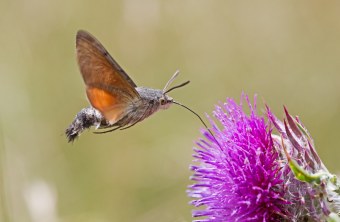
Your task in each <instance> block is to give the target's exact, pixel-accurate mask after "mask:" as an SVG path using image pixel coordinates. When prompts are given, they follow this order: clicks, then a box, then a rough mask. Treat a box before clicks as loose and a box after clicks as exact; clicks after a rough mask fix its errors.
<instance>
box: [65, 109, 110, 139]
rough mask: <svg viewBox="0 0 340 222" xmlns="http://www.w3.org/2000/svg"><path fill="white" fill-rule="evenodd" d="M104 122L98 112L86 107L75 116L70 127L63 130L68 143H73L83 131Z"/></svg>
mask: <svg viewBox="0 0 340 222" xmlns="http://www.w3.org/2000/svg"><path fill="white" fill-rule="evenodd" d="M103 121H105V119H104V117H103V116H102V115H101V114H100V112H99V111H97V110H96V109H94V108H92V107H87V108H84V109H82V110H80V112H79V113H78V114H77V115H76V118H75V119H74V120H73V122H72V123H71V125H70V126H69V127H68V128H67V129H66V130H65V134H66V137H67V140H68V142H69V143H70V142H73V141H74V140H75V139H76V138H77V137H78V136H79V135H80V134H81V133H82V132H83V131H84V130H86V129H89V128H91V127H92V126H96V127H97V126H99V125H101V123H102V122H103Z"/></svg>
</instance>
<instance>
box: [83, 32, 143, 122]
mask: <svg viewBox="0 0 340 222" xmlns="http://www.w3.org/2000/svg"><path fill="white" fill-rule="evenodd" d="M76 49H77V59H78V64H79V68H80V72H81V74H82V76H83V79H84V82H85V84H86V94H87V97H88V99H89V101H90V103H91V105H92V106H93V107H94V108H96V109H97V110H99V111H100V112H101V113H102V114H103V115H104V117H105V119H106V120H108V121H109V122H110V123H114V122H116V121H118V120H119V119H120V118H122V116H123V115H124V112H125V111H126V109H127V107H128V106H129V105H130V104H131V103H133V102H134V101H136V100H138V99H139V98H140V96H139V94H138V92H137V91H136V89H135V87H136V84H135V83H134V82H133V81H132V80H131V79H130V77H129V76H128V75H127V74H126V73H125V72H124V70H123V69H122V68H121V67H120V66H119V65H118V64H117V62H116V61H115V60H114V59H113V58H112V57H111V56H110V54H109V53H108V52H107V50H106V49H105V48H104V47H103V45H102V44H101V43H100V42H99V41H98V40H97V39H95V38H94V37H93V36H92V35H91V34H89V33H88V32H86V31H82V30H81V31H78V33H77V39H76Z"/></svg>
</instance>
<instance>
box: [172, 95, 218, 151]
mask: <svg viewBox="0 0 340 222" xmlns="http://www.w3.org/2000/svg"><path fill="white" fill-rule="evenodd" d="M172 102H173V103H174V104H177V105H179V106H182V107H183V108H185V109H187V110H189V111H190V112H192V113H193V114H194V115H195V116H197V117H198V119H199V120H200V121H201V123H202V124H203V125H204V127H205V128H206V129H207V130H208V132H209V133H210V134H211V136H212V137H214V139H215V141H216V143H217V144H218V146H219V147H220V148H221V149H222V147H221V145H220V143H219V142H218V140H217V139H216V137H215V136H214V134H213V133H212V132H211V130H210V129H209V128H208V126H207V124H205V122H204V121H203V119H202V118H201V117H200V115H198V114H197V113H196V112H195V111H194V110H192V109H190V108H189V107H187V106H185V105H183V104H181V103H179V102H176V101H172Z"/></svg>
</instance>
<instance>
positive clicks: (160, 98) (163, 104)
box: [136, 87, 173, 111]
mask: <svg viewBox="0 0 340 222" xmlns="http://www.w3.org/2000/svg"><path fill="white" fill-rule="evenodd" d="M136 90H137V92H138V93H139V95H140V97H141V99H142V101H143V102H144V103H147V104H150V105H151V106H153V107H154V109H156V110H155V111H157V110H158V109H168V108H169V107H170V105H171V104H172V102H173V99H172V98H171V97H170V96H168V95H166V94H163V91H162V90H160V89H151V88H147V87H137V88H136Z"/></svg>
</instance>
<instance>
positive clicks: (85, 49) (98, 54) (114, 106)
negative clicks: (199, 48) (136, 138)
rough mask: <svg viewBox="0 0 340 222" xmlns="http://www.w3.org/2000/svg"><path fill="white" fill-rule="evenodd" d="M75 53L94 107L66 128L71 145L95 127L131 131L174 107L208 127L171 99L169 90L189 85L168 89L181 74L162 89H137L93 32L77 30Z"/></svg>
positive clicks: (105, 129) (89, 98)
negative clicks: (173, 105) (162, 111)
mask: <svg viewBox="0 0 340 222" xmlns="http://www.w3.org/2000/svg"><path fill="white" fill-rule="evenodd" d="M76 52H77V61H78V65H79V69H80V73H81V75H82V77H83V80H84V83H85V88H86V95H87V98H88V100H89V102H90V104H91V106H90V107H87V108H84V109H82V110H81V111H80V112H79V113H78V114H77V115H76V117H75V119H74V120H73V122H72V123H71V125H70V126H69V127H68V128H67V129H66V131H65V133H66V136H67V139H68V141H69V142H73V141H74V140H75V139H76V138H77V137H78V136H79V135H80V134H81V133H82V132H83V131H84V130H85V129H89V128H90V127H92V126H94V127H95V128H96V129H102V130H103V131H99V132H94V133H107V132H112V131H114V130H118V129H120V130H124V129H127V128H130V127H132V126H134V125H135V124H137V123H139V122H141V121H142V120H144V119H145V118H147V117H149V116H151V115H152V114H153V113H155V112H157V111H158V110H161V109H168V108H169V107H170V106H171V105H172V104H177V105H179V106H182V107H184V108H186V109H187V110H189V111H190V112H193V113H194V114H195V115H196V116H197V117H198V118H199V119H200V120H201V122H202V123H203V124H204V125H205V127H206V128H207V126H206V124H205V123H204V121H203V120H202V119H201V117H200V116H199V115H198V114H197V113H195V112H194V111H193V110H191V109H190V108H188V107H187V106H185V105H183V104H181V103H179V102H176V101H174V99H173V98H171V97H170V96H168V93H169V92H170V91H172V90H174V89H176V88H180V87H183V86H185V85H187V84H188V83H189V81H186V82H184V83H182V84H180V85H177V86H174V87H172V88H169V89H168V87H169V86H170V84H171V83H172V82H173V80H174V79H175V78H176V77H177V76H178V74H179V72H178V71H176V72H175V74H174V75H173V76H172V77H171V78H170V80H169V81H168V82H167V83H166V85H165V87H164V88H163V90H160V89H152V88H147V87H138V86H137V85H136V84H135V83H134V82H133V80H132V79H131V78H130V77H129V75H128V74H127V73H126V72H125V71H124V70H123V69H122V68H121V67H120V66H119V65H118V63H117V62H116V61H115V60H114V59H113V58H112V56H111V55H110V54H109V53H108V51H107V50H106V49H105V48H104V46H103V45H102V44H101V43H100V42H99V41H98V40H97V39H96V38H95V37H94V36H92V35H91V34H90V33H88V32H86V31H83V30H80V31H78V33H77V37H76Z"/></svg>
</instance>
